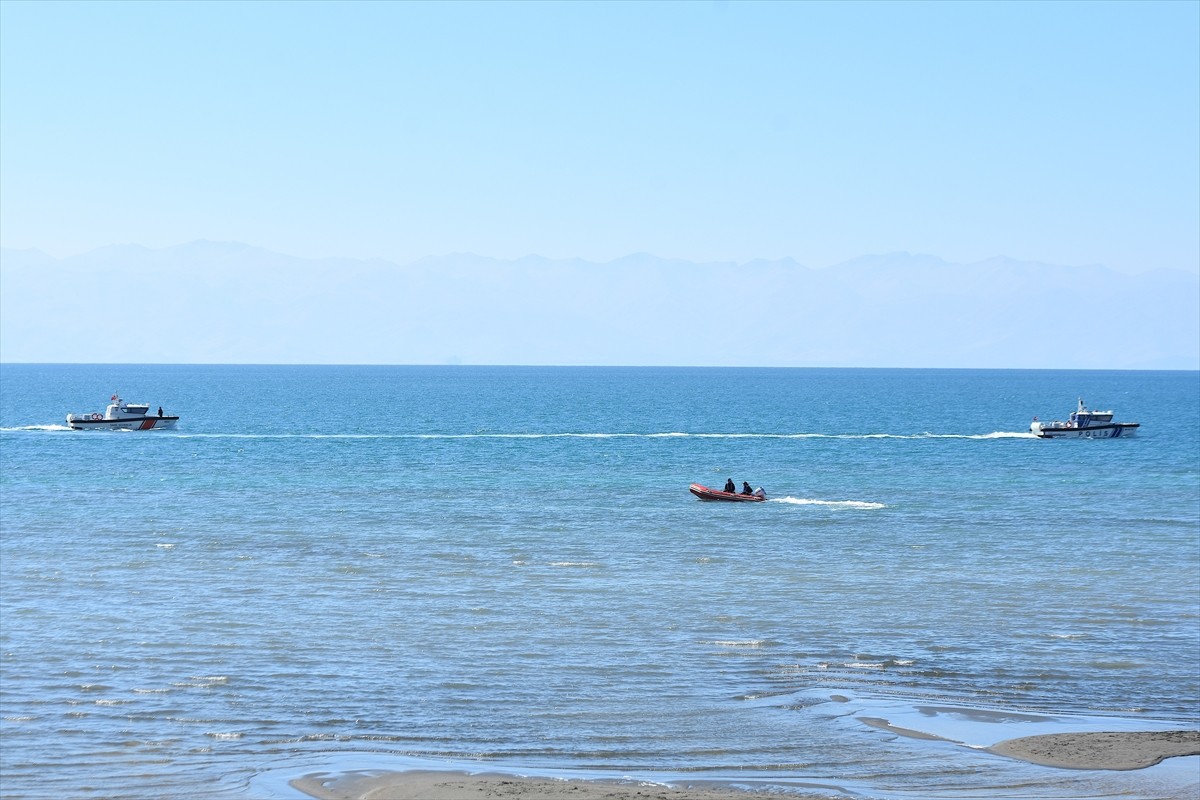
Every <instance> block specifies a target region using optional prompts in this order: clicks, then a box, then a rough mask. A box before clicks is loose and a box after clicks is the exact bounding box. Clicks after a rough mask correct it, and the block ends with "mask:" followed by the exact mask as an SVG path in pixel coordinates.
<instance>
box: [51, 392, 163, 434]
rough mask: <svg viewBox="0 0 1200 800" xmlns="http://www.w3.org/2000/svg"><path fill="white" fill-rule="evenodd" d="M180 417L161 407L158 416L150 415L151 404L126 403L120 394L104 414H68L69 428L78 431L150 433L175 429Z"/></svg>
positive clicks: (114, 396)
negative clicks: (169, 413)
mask: <svg viewBox="0 0 1200 800" xmlns="http://www.w3.org/2000/svg"><path fill="white" fill-rule="evenodd" d="M178 421H179V417H174V416H168V415H166V414H164V413H163V410H162V407H159V409H158V413H157V414H151V413H150V404H149V403H126V402H125V401H124V400H122V399H121V395H120V393H118V394H114V395H113V396H112V402H110V403H109V404H108V408H107V409H105V410H104V414H102V415H101V414H67V427H69V428H71V429H72V430H77V431H97V430H100V431H150V430H162V429H163V428H174V427H175V423H176V422H178Z"/></svg>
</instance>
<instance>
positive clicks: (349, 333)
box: [0, 241, 1200, 369]
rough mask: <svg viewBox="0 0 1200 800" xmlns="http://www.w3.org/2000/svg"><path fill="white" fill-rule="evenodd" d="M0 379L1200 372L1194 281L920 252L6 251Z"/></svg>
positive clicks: (1174, 275)
mask: <svg viewBox="0 0 1200 800" xmlns="http://www.w3.org/2000/svg"><path fill="white" fill-rule="evenodd" d="M0 361H5V362H82V363H95V362H101V363H284V364H288V363H310V364H323V363H339V364H441V363H462V364H578V365H589V364H597V365H603V364H625V365H643V364H644V365H711V366H732V365H747V366H750V365H755V366H837V367H981V368H1004V367H1013V368H1079V369H1197V368H1200V278H1198V277H1197V276H1195V275H1190V274H1187V273H1182V272H1170V271H1163V270H1160V271H1153V272H1149V273H1146V274H1143V275H1139V276H1136V277H1134V276H1128V275H1122V274H1118V273H1115V272H1113V271H1111V270H1109V269H1107V268H1105V267H1101V266H1087V267H1064V266H1054V265H1049V264H1039V263H1032V262H1024V261H1015V260H1012V259H1008V258H992V259H988V260H986V261H981V262H978V263H975V264H952V263H948V262H946V261H943V260H942V259H940V258H937V257H935V256H929V255H911V254H909V253H891V254H886V255H872V256H863V257H861V258H857V259H854V260H851V261H847V262H845V263H842V264H839V265H836V266H833V267H829V268H826V269H809V268H806V267H804V266H802V265H800V264H797V263H796V262H795V261H792V260H791V259H783V260H779V261H765V260H757V261H752V262H749V263H745V264H735V263H731V262H713V263H703V264H697V263H692V262H688V261H679V260H669V259H662V258H658V257H656V256H653V255H648V254H645V253H637V254H632V255H629V256H625V257H623V258H619V259H616V260H614V261H610V262H608V263H603V264H597V263H591V262H587V261H583V260H580V259H572V260H550V259H546V258H542V257H539V256H534V255H531V256H527V257H525V258H521V259H518V260H516V261H501V260H497V259H492V258H486V257H483V256H477V255H472V254H466V253H463V254H454V255H448V256H437V257H430V258H425V259H422V260H420V261H417V262H415V263H412V264H406V265H398V264H393V263H390V262H387V261H382V260H373V261H361V260H353V259H340V258H328V259H302V258H295V257H292V256H287V255H283V254H280V253H274V252H271V251H268V250H263V249H261V248H257V247H252V246H249V245H245V244H240V243H236V242H209V241H198V242H192V243H190V244H184V245H179V246H177V247H169V248H165V249H160V250H152V249H147V248H145V247H141V246H139V245H117V246H113V247H105V248H101V249H99V250H94V251H92V252H89V253H85V254H83V255H79V256H73V257H71V258H64V259H55V258H52V257H50V256H48V255H46V254H45V253H41V252H39V251H36V250H2V251H0Z"/></svg>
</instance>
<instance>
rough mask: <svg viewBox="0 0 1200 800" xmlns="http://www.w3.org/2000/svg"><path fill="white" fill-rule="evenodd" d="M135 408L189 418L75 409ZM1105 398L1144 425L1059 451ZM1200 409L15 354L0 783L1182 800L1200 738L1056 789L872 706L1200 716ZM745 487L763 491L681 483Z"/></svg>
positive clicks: (799, 374) (1112, 390)
mask: <svg viewBox="0 0 1200 800" xmlns="http://www.w3.org/2000/svg"><path fill="white" fill-rule="evenodd" d="M114 389H120V390H121V391H122V392H123V396H125V397H126V399H129V400H145V401H147V402H150V403H152V404H153V405H155V406H157V405H159V404H161V405H163V406H164V407H165V408H166V410H167V412H168V413H178V414H179V415H180V416H181V418H182V420H181V423H180V427H179V429H178V430H176V431H173V432H148V433H95V432H86V433H85V432H72V431H68V430H64V429H63V425H62V420H63V418H64V416H65V414H66V413H67V412H68V411H72V412H75V413H80V412H82V411H91V410H102V409H103V405H104V403H105V402H106V400H105V398H107V397H108V395H109V394H111V393H112V391H113V390H114ZM1079 396H1082V397H1083V398H1084V400H1085V401H1086V402H1088V403H1089V405H1094V406H1096V407H1103V408H1109V407H1112V408H1113V409H1114V411H1115V412H1116V414H1117V419H1118V420H1120V421H1138V422H1141V423H1142V429H1141V430H1140V431H1139V433H1138V435H1137V436H1136V437H1135V438H1133V439H1128V440H1126V439H1119V440H1111V441H1071V442H1064V441H1043V440H1039V439H1036V438H1033V437H1032V436H1030V435H1029V434H1028V424H1029V420H1030V418H1031V417H1032V416H1033V415H1035V414H1036V415H1040V416H1041V417H1042V418H1043V419H1045V418H1047V417H1051V418H1052V417H1054V416H1060V417H1062V416H1065V415H1066V414H1067V413H1069V412H1070V411H1071V410H1073V408H1074V406H1075V401H1076V398H1077V397H1079ZM1198 432H1200V377H1198V376H1197V374H1196V373H1194V372H1193V373H1145V372H1066V371H1064V372H1048V371H936V370H929V371H925V370H895V371H891V370H753V369H747V370H717V369H713V370H703V369H567V368H558V369H555V368H467V367H457V368H456V367H444V368H435V367H429V368H418V367H410V368H401V367H395V368H384V367H220V366H176V367H151V366H138V367H117V366H33V365H4V366H3V367H0V466H2V468H3V469H2V473H0V489H2V490H3V491H2V495H0V548H2V549H0V578H2V582H0V612H2V623H3V624H2V625H0V647H2V658H3V660H2V662H0V667H2V671H0V677H2V681H0V705H2V719H0V734H2V736H3V742H2V744H3V746H2V747H0V784H2V788H3V794H4V796H5V797H6V798H20V797H41V796H63V795H66V796H72V797H128V798H143V797H153V796H163V797H168V796H182V795H187V796H191V797H222V798H224V797H264V796H283V795H284V794H286V789H285V788H281V787H285V786H286V780H282V779H281V776H287V775H291V776H292V777H295V776H296V775H299V774H303V773H304V772H307V771H313V770H316V769H341V768H351V767H352V766H353V764H355V763H359V762H360V761H364V760H365V761H366V762H369V763H371V764H379V763H392V764H394V765H395V767H396V768H403V767H404V766H405V765H408V764H414V763H415V764H418V765H427V762H428V761H429V760H430V759H432V760H433V761H434V763H437V764H445V765H448V766H461V765H463V764H467V765H481V764H482V765H487V766H493V767H494V766H496V765H500V766H504V767H511V768H512V769H514V770H520V769H533V768H536V769H537V770H538V772H539V774H552V773H553V772H554V771H556V770H560V771H566V772H567V773H570V774H579V773H586V774H593V773H592V772H591V771H599V772H600V773H601V774H614V773H616V774H625V773H630V774H646V775H657V776H660V777H662V776H666V777H669V776H671V775H678V774H684V775H690V776H693V777H699V776H703V777H705V778H709V777H711V778H713V779H719V780H730V779H731V776H735V777H737V776H740V778H739V779H741V780H760V779H761V780H766V781H768V782H770V783H771V784H772V785H779V786H787V785H790V786H796V785H800V784H804V783H806V782H810V783H811V782H816V783H820V784H822V785H829V786H837V787H842V788H845V789H846V790H847V791H851V792H853V793H855V794H857V795H859V796H863V797H879V798H889V797H895V798H901V797H930V798H933V797H956V798H957V797H1006V796H1037V797H1054V798H1059V797H1061V798H1077V797H1104V796H1115V795H1120V796H1126V797H1146V798H1150V797H1174V796H1179V797H1184V796H1192V795H1194V794H1195V792H1196V786H1197V781H1196V778H1195V772H1196V767H1195V764H1196V763H1197V762H1198V761H1200V759H1175V760H1173V762H1175V763H1174V764H1172V763H1171V762H1168V763H1166V764H1164V765H1160V767H1156V768H1153V769H1151V770H1141V771H1138V772H1136V773H1096V772H1092V771H1082V772H1081V771H1066V770H1053V769H1049V768H1044V767H1033V766H1031V765H1024V764H1020V763H1019V762H1014V761H1011V760H1008V759H1001V758H999V757H996V756H991V755H989V754H986V753H982V752H980V751H978V750H973V749H971V748H970V747H966V746H963V745H956V744H953V743H944V742H931V741H923V740H915V739H908V738H905V737H896V736H894V735H892V734H889V733H888V732H886V731H881V730H879V729H877V728H872V727H871V726H869V725H867V724H865V723H864V722H863V721H862V719H863V718H871V717H885V716H887V714H885V713H883V712H887V713H890V714H892V715H893V716H896V717H902V718H904V719H908V718H909V717H911V716H912V715H913V714H914V713H915V714H918V718H919V712H914V711H913V710H912V709H918V708H928V707H930V706H931V705H938V706H941V707H954V708H960V707H966V708H983V709H986V710H1000V711H1005V712H1009V711H1011V712H1020V713H1022V714H1024V713H1029V714H1032V715H1034V716H1037V717H1041V718H1049V719H1050V720H1052V722H1051V723H1049V724H1050V727H1051V728H1061V729H1062V730H1071V729H1074V728H1073V727H1072V726H1075V727H1078V726H1080V725H1084V724H1085V723H1084V721H1083V720H1081V719H1079V718H1078V717H1081V716H1082V717H1102V718H1105V720H1104V724H1107V725H1109V729H1112V727H1113V726H1126V725H1133V727H1134V729H1147V730H1153V729H1163V728H1170V727H1189V728H1195V727H1196V726H1197V725H1198V724H1200V699H1198V697H1200V686H1198V685H1197V683H1198V681H1197V670H1198V667H1200V434H1198ZM726 477H733V478H734V479H735V480H736V481H738V483H739V484H740V482H741V481H742V480H748V481H750V482H751V483H752V484H753V485H755V486H758V485H762V486H763V487H764V488H765V489H766V491H767V493H768V495H769V496H770V497H771V501H770V502H767V503H763V504H728V505H726V504H713V503H703V502H700V501H698V500H696V499H695V498H694V497H692V496H691V495H690V494H688V492H687V485H688V484H689V483H691V482H693V481H696V482H700V483H705V484H708V485H715V486H720V485H722V484H723V483H724V480H725V478H726ZM834 695H842V696H845V697H847V698H848V699H849V701H848V702H838V701H835V700H833V699H831V698H832V697H833V696H834ZM881 709H882V711H881ZM927 716H928V715H927ZM1087 724H1090V723H1087ZM1010 729H1011V734H1012V735H1011V736H1009V735H1007V733H1008V732H1009V730H1010ZM1118 729H1128V728H1120V727H1118ZM1025 730H1026V727H1023V726H1021V725H1019V724H1009V725H1002V724H999V723H994V724H992V725H991V727H986V728H984V729H982V730H977V731H975V732H974V733H972V734H971V735H972V736H976V737H983V738H992V736H993V733H996V734H999V735H998V738H996V741H999V740H1000V739H1002V738H1013V737H1015V736H1022V735H1027V733H1025V732H1024V731H1025ZM1038 732H1046V731H1042V730H1039V731H1038ZM951 738H956V737H951ZM968 738H969V737H968ZM957 740H958V741H963V742H964V743H965V744H978V743H977V742H971V741H966V739H964V738H958V739H957ZM988 743H994V742H986V743H984V744H988ZM388 759H392V761H391V762H388ZM1185 762H1187V763H1185ZM1180 764H1183V768H1182V769H1181V768H1180V766H1179V765H1180ZM1189 770H1190V772H1191V774H1190V775H1189V774H1188V772H1189Z"/></svg>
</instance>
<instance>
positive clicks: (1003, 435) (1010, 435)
mask: <svg viewBox="0 0 1200 800" xmlns="http://www.w3.org/2000/svg"><path fill="white" fill-rule="evenodd" d="M57 429H58V428H56V430H57ZM0 430H10V429H4V428H0ZM11 430H15V429H11ZM22 430H24V429H22ZM64 430H65V429H64ZM165 435H167V436H174V437H177V438H183V439H1036V438H1038V437H1037V436H1035V435H1034V434H1032V433H1029V432H1024V433H1022V432H1019V431H1012V432H1006V431H995V432H993V433H981V434H961V433H918V434H900V433H678V432H673V433H180V432H176V433H172V434H165Z"/></svg>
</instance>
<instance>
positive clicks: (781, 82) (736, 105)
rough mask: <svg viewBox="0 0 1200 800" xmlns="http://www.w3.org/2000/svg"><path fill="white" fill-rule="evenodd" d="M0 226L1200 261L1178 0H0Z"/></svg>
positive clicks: (1193, 19)
mask: <svg viewBox="0 0 1200 800" xmlns="http://www.w3.org/2000/svg"><path fill="white" fill-rule="evenodd" d="M0 36H2V37H3V38H2V42H0V45H2V46H0V58H2V63H0V91H2V94H0V243H2V244H3V245H4V246H6V247H15V248H27V247H35V248H39V249H42V250H45V251H47V252H49V253H51V254H52V255H56V256H65V255H71V254H75V253H79V252H83V251H86V250H88V249H91V248H94V247H98V246H103V245H107V244H114V243H126V242H135V243H140V244H144V245H146V246H149V247H164V246H169V245H174V244H178V243H182V242H186V241H191V240H194V239H199V238H207V239H216V240H236V241H241V242H246V243H249V244H253V245H258V246H262V247H266V248H269V249H273V250H279V251H282V252H286V253H290V254H293V255H299V256H311V257H317V256H327V255H339V256H351V257H363V258H368V257H380V258H386V259H391V260H396V261H400V262H407V261H411V260H414V259H417V258H420V257H422V256H425V255H430V254H443V253H449V252H458V251H470V252H475V253H480V254H483V255H490V256H495V257H498V258H516V257H519V256H522V255H526V254H530V253H537V254H540V255H543V256H547V257H552V258H565V257H582V258H586V259H590V260H597V261H603V260H608V259H611V258H615V257H618V256H621V255H625V254H628V253H632V252H650V253H654V254H656V255H660V256H664V257H674V258H685V259H691V260H698V261H703V260H737V261H744V260H748V259H751V258H756V257H764V258H779V257H783V256H791V257H794V258H796V259H797V260H799V261H800V262H802V263H804V264H807V265H809V266H815V267H823V266H827V265H830V264H834V263H837V262H839V261H841V260H844V259H847V258H851V257H855V256H858V255H862V254H865V253H880V252H890V251H896V250H908V251H912V252H925V253H931V254H935V255H938V256H941V257H943V258H946V259H949V260H951V261H966V262H969V261H974V260H979V259H983V258H987V257H989V256H993V255H1008V256H1011V257H1015V258H1021V259H1031V260H1041V261H1048V262H1053V263H1061V264H1089V263H1103V264H1107V265H1109V266H1111V267H1114V268H1116V269H1119V270H1123V271H1129V272H1138V271H1142V270H1145V269H1150V268H1154V267H1167V268H1173V269H1181V270H1187V271H1190V272H1196V271H1198V270H1200V56H1198V53H1200V3H1197V2H1188V1H1187V0H1180V1H1178V2H1165V3H1155V2H1137V3H1120V2H1104V3H1089V2H1070V3H1054V2H1037V3H1021V2H1002V3H984V2H978V3H961V4H958V3H932V2H929V3H902V2H887V3H878V4H876V3H868V2H855V3H833V4H826V3H785V2H771V3H753V2H715V3H713V2H669V3H653V2H646V3H621V2H608V3H581V2H571V3H549V2H544V3H502V2H487V3H471V2H457V3H430V4H425V3H412V2H404V3H385V2H377V3H370V2H361V3H353V2H350V3H320V2H300V3H289V2H262V3H239V2H200V3H187V2H162V3H151V2H139V3H104V2H87V3H72V2H52V3H28V2H14V1H13V0H3V2H2V3H0Z"/></svg>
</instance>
